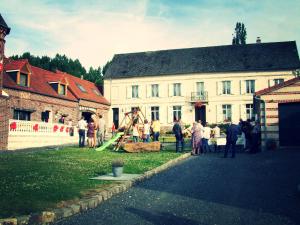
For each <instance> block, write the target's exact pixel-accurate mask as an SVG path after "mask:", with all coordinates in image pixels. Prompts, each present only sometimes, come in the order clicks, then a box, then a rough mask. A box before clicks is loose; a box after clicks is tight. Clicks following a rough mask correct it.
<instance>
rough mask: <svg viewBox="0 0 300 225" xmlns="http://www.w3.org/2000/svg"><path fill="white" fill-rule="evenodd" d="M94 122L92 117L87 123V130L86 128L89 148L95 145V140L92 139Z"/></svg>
mask: <svg viewBox="0 0 300 225" xmlns="http://www.w3.org/2000/svg"><path fill="white" fill-rule="evenodd" d="M95 127H96V125H95V123H94V120H93V119H90V121H89V123H88V126H87V128H88V130H87V136H88V145H89V147H90V148H94V147H95V140H94V135H95Z"/></svg>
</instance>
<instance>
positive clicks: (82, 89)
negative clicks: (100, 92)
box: [76, 83, 87, 93]
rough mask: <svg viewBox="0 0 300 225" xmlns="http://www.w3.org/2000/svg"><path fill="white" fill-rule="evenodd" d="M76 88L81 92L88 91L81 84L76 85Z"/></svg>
mask: <svg viewBox="0 0 300 225" xmlns="http://www.w3.org/2000/svg"><path fill="white" fill-rule="evenodd" d="M76 86H77V87H78V88H79V89H80V91H82V92H84V93H87V91H86V90H85V89H84V87H83V86H82V85H81V84H78V83H76Z"/></svg>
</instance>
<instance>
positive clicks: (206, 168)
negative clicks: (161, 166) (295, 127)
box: [57, 149, 300, 225]
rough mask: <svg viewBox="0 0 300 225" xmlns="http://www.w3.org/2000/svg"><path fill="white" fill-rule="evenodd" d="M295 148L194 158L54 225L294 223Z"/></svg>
mask: <svg viewBox="0 0 300 225" xmlns="http://www.w3.org/2000/svg"><path fill="white" fill-rule="evenodd" d="M298 183H300V149H299V150H285V151H283V150H281V151H276V152H264V153H259V154H256V155H248V154H242V153H241V154H238V155H237V157H236V158H235V159H231V158H226V159H224V158H221V154H216V153H212V154H206V155H203V156H194V157H191V158H189V159H188V160H186V161H184V162H182V163H180V164H179V165H177V166H176V167H173V168H171V169H169V170H167V171H165V172H163V173H161V174H158V175H156V176H154V177H152V178H151V179H149V180H147V181H144V182H142V183H140V184H138V185H136V186H134V187H132V188H131V189H130V190H129V191H127V192H125V193H122V194H120V195H118V196H115V197H113V198H111V199H109V200H108V201H106V202H104V203H103V204H101V205H100V206H99V207H97V208H96V209H93V210H90V211H88V212H86V213H83V214H79V215H76V216H73V217H71V218H69V219H66V220H64V221H61V222H59V223H57V224H61V225H63V224H106V225H108V224H128V225H134V224H172V225H175V224H180V225H183V224H189V225H194V224H203V225H204V224H205V225H208V224H212V225H213V224H216V225H218V224H220V225H224V224H225V225H226V224H228V225H235V224H241V225H246V224H249V225H256V224H261V225H271V224H278V225H279V224H280V225H283V224H300V196H299V195H298V194H297V191H296V186H297V184H298Z"/></svg>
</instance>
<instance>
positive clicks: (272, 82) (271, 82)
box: [269, 79, 275, 87]
mask: <svg viewBox="0 0 300 225" xmlns="http://www.w3.org/2000/svg"><path fill="white" fill-rule="evenodd" d="M274 85H275V82H274V79H269V87H272V86H274Z"/></svg>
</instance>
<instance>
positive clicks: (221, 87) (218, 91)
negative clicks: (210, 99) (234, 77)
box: [217, 81, 223, 95]
mask: <svg viewBox="0 0 300 225" xmlns="http://www.w3.org/2000/svg"><path fill="white" fill-rule="evenodd" d="M222 91H223V86H222V81H217V95H221V94H222Z"/></svg>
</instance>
